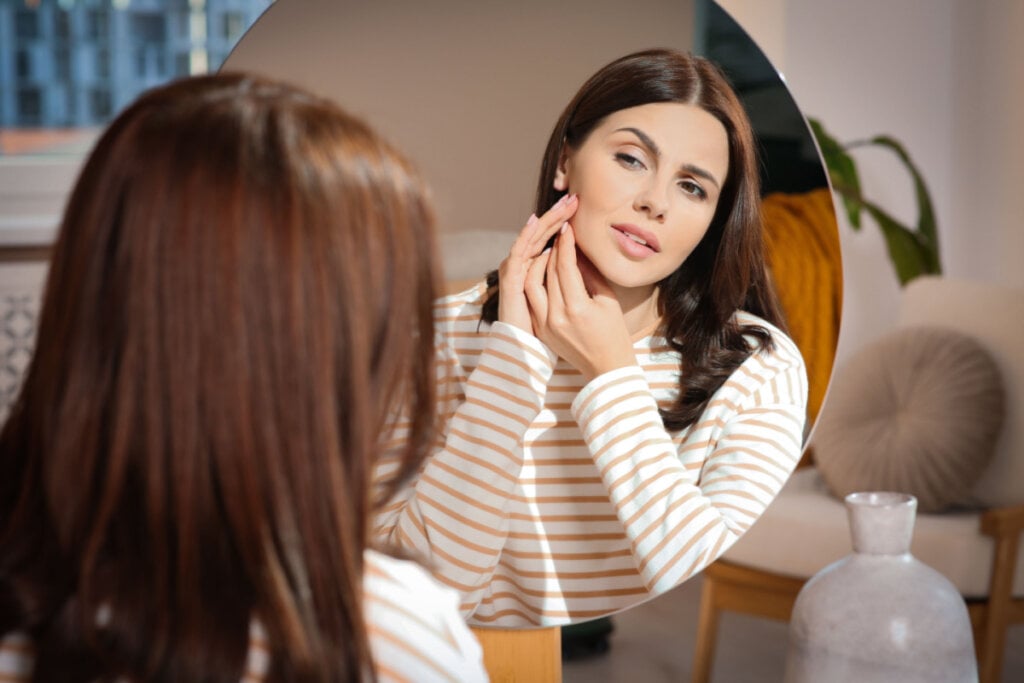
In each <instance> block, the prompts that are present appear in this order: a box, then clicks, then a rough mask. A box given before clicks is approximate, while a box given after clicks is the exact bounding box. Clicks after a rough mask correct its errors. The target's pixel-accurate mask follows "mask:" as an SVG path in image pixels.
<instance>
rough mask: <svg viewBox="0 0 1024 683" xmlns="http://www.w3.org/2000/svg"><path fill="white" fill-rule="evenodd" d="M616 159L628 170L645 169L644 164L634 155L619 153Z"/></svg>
mask: <svg viewBox="0 0 1024 683" xmlns="http://www.w3.org/2000/svg"><path fill="white" fill-rule="evenodd" d="M615 158H616V159H617V160H618V162H619V163H620V164H622V165H623V166H625V167H627V168H644V162H642V161H640V160H639V159H637V158H636V157H635V156H633V155H632V154H626V153H625V152H618V153H617V154H616V155H615Z"/></svg>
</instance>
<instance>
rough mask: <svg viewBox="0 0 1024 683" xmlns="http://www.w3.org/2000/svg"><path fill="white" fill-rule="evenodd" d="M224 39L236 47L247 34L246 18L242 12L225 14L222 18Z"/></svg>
mask: <svg viewBox="0 0 1024 683" xmlns="http://www.w3.org/2000/svg"><path fill="white" fill-rule="evenodd" d="M222 25H223V31H222V37H223V38H224V40H225V41H227V42H228V43H231V44H232V45H234V44H235V43H236V42H238V39H239V38H241V37H242V33H244V32H245V28H246V24H245V17H243V16H242V13H241V12H225V13H224V16H223V17H222Z"/></svg>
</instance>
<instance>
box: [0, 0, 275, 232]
mask: <svg viewBox="0 0 1024 683" xmlns="http://www.w3.org/2000/svg"><path fill="white" fill-rule="evenodd" d="M272 2H273V0H0V27H2V28H0V65H3V67H2V68H3V70H4V71H5V73H4V78H7V79H9V80H8V81H6V82H4V85H3V87H0V244H40V243H45V242H47V241H49V240H50V239H52V234H53V229H54V226H55V225H56V223H57V221H58V220H59V214H60V211H61V209H62V207H63V205H64V202H65V200H66V196H67V193H68V191H69V189H70V187H71V185H72V183H73V182H74V179H75V177H76V176H77V173H78V168H79V167H80V166H81V163H82V161H83V159H84V156H85V154H86V153H87V152H88V150H89V148H90V147H91V145H92V143H93V141H94V140H95V139H96V136H97V135H98V134H99V132H100V130H101V129H102V126H103V125H105V124H107V123H108V122H109V121H110V119H111V117H112V116H113V115H115V114H116V113H117V111H118V108H120V107H121V106H123V105H124V104H125V103H126V102H130V101H132V100H133V99H134V98H135V97H136V95H137V94H138V93H139V92H141V91H142V90H143V89H145V88H149V87H151V86H153V85H156V84H158V83H161V82H163V81H165V80H170V79H172V78H175V77H179V76H186V75H188V74H191V73H203V72H205V71H206V70H207V65H208V68H209V69H215V68H216V67H218V66H219V65H220V61H214V60H212V59H208V53H210V52H211V51H212V52H214V53H215V54H216V56H217V59H218V60H219V59H221V58H222V57H223V55H224V54H227V52H229V51H230V49H231V48H232V47H233V46H234V43H235V42H237V41H238V39H239V38H240V37H241V36H242V35H243V34H244V32H245V30H246V29H247V28H248V24H249V23H251V22H252V21H254V20H255V19H256V17H258V16H259V15H260V14H261V13H262V12H263V11H264V10H265V9H266V8H267V7H268V6H270V4H271V3H272ZM225 6H228V7H230V8H231V11H232V12H234V13H235V15H236V17H235V18H231V19H224V20H223V21H222V14H223V12H222V9H221V8H223V7H225ZM207 17H209V21H210V22H211V23H210V24H209V27H207V24H206V22H207ZM239 20H240V21H242V25H239V24H238V21H239ZM207 28H209V31H208V30H207ZM136 30H137V31H138V34H136V33H135V31H136ZM228 34H230V38H231V40H230V41H227V42H226V41H225V38H228V37H229V36H228ZM146 48H149V49H148V50H147V49H146ZM142 72H144V73H145V75H144V76H140V75H139V74H140V73H142ZM119 79H124V80H123V81H122V80H119ZM50 81H52V82H50Z"/></svg>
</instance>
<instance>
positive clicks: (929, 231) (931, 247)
mask: <svg viewBox="0 0 1024 683" xmlns="http://www.w3.org/2000/svg"><path fill="white" fill-rule="evenodd" d="M871 142H872V143H874V144H876V145H880V146H882V147H887V148H889V149H890V150H892V151H893V152H894V153H895V154H896V155H897V156H898V157H899V158H900V160H901V161H902V162H903V165H904V166H906V168H907V170H908V171H909V172H910V175H911V176H913V178H914V193H915V195H916V197H917V233H918V235H920V239H922V240H924V241H925V243H926V244H927V246H928V250H927V252H928V253H927V258H928V261H929V265H930V266H931V267H932V268H934V269H935V272H941V270H942V267H941V265H940V259H939V235H938V230H937V228H936V224H935V208H934V206H933V205H932V198H931V194H930V193H929V192H928V186H927V185H926V184H925V182H924V178H923V176H922V175H921V171H920V169H918V167H917V165H916V164H915V163H914V162H913V161H912V160H911V158H910V155H909V154H908V153H907V150H906V148H904V146H903V145H902V144H900V142H899V141H898V140H896V139H894V138H892V137H890V136H888V135H879V136H877V137H875V138H872V140H871Z"/></svg>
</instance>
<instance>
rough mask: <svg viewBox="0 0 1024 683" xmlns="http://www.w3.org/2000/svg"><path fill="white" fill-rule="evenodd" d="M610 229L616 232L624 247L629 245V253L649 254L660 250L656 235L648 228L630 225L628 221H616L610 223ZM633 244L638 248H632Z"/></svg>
mask: <svg viewBox="0 0 1024 683" xmlns="http://www.w3.org/2000/svg"><path fill="white" fill-rule="evenodd" d="M612 229H614V230H615V231H616V232H618V236H619V240H620V242H622V243H623V245H624V246H625V247H629V253H634V252H635V253H636V254H638V255H645V256H646V255H649V254H650V253H651V252H658V251H661V245H659V244H658V238H657V236H656V235H655V234H654V233H652V232H651V231H650V230H644V229H643V228H641V227H639V226H636V225H632V224H629V223H618V224H615V225H612ZM633 246H635V247H637V248H638V249H633V248H632V247H633Z"/></svg>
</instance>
